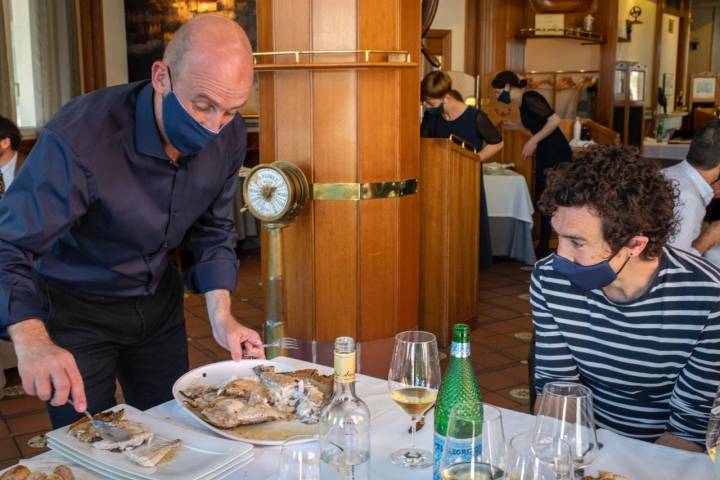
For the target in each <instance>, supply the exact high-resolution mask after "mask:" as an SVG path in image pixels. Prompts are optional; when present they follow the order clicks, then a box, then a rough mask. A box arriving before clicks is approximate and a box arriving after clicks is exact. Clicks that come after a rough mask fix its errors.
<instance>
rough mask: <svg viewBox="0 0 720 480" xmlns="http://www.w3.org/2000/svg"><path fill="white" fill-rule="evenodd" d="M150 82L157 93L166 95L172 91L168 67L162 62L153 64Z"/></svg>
mask: <svg viewBox="0 0 720 480" xmlns="http://www.w3.org/2000/svg"><path fill="white" fill-rule="evenodd" d="M150 80H151V81H152V86H153V89H154V90H155V92H156V93H158V94H160V95H164V94H165V92H166V91H167V90H170V77H169V76H168V68H167V65H165V64H164V63H163V62H161V61H160V60H156V61H155V62H153V64H152V67H150Z"/></svg>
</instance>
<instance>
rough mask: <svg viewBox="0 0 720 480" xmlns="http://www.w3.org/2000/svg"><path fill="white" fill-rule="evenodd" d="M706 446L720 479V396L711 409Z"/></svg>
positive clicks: (716, 475) (716, 476)
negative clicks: (719, 454) (719, 455)
mask: <svg viewBox="0 0 720 480" xmlns="http://www.w3.org/2000/svg"><path fill="white" fill-rule="evenodd" d="M705 446H706V447H707V453H708V455H709V456H710V460H712V462H713V467H714V468H713V470H714V472H715V479H716V480H720V460H718V458H717V456H718V450H720V397H716V398H715V404H714V405H713V407H712V409H711V410H710V418H709V419H708V426H707V434H706V435H705Z"/></svg>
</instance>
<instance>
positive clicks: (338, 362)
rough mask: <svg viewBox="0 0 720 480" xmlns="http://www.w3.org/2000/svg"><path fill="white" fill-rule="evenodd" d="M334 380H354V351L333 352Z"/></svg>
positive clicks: (345, 381) (344, 381)
mask: <svg viewBox="0 0 720 480" xmlns="http://www.w3.org/2000/svg"><path fill="white" fill-rule="evenodd" d="M335 381H336V382H337V383H353V382H354V381H355V352H352V353H337V352H335Z"/></svg>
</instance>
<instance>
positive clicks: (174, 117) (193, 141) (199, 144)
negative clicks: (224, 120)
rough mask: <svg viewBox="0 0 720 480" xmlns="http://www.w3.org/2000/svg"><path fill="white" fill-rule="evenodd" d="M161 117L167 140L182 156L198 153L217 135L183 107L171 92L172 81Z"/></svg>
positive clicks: (164, 98) (164, 100)
mask: <svg viewBox="0 0 720 480" xmlns="http://www.w3.org/2000/svg"><path fill="white" fill-rule="evenodd" d="M169 75H170V70H169V69H168V76H169ZM162 117H163V127H165V133H166V134H167V137H168V140H170V143H171V144H172V146H173V147H175V148H176V149H177V150H178V151H179V152H180V153H181V154H182V155H183V156H187V155H192V154H195V153H197V152H199V151H200V150H202V149H203V148H205V146H206V145H207V144H208V143H209V142H210V140H212V139H213V138H214V137H215V136H216V135H217V134H218V133H219V132H213V131H212V130H209V129H207V128H205V127H204V126H203V125H201V124H200V122H198V121H197V120H195V119H194V118H193V116H192V115H190V112H188V111H187V110H186V109H185V107H183V105H182V103H180V100H179V99H178V98H177V95H175V92H174V91H173V90H172V79H171V80H170V93H168V94H167V95H165V96H164V97H163V99H162Z"/></svg>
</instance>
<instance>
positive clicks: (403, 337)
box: [388, 331, 440, 469]
mask: <svg viewBox="0 0 720 480" xmlns="http://www.w3.org/2000/svg"><path fill="white" fill-rule="evenodd" d="M439 387H440V355H439V354H438V346H437V341H436V339H435V335H433V334H432V333H428V332H418V331H410V332H402V333H398V334H397V335H395V348H394V350H393V356H392V363H391V364H390V372H389V373H388V389H389V390H390V397H391V398H392V399H393V400H394V401H395V403H397V404H398V405H399V406H400V408H402V409H403V410H404V411H405V413H407V414H408V415H410V421H411V422H412V423H411V428H412V432H411V436H410V448H403V449H400V450H398V451H396V452H394V453H393V454H392V455H391V458H392V461H393V463H396V464H399V465H401V466H403V467H406V468H414V469H417V468H426V467H431V466H432V464H433V457H432V453H431V452H429V451H427V450H421V449H418V448H416V447H415V423H416V421H417V419H418V418H420V417H421V416H422V415H424V414H425V412H427V411H428V410H429V409H430V407H432V406H433V405H434V404H435V399H436V398H437V393H438V388H439Z"/></svg>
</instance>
